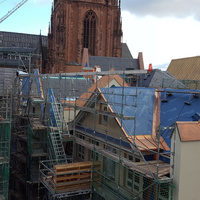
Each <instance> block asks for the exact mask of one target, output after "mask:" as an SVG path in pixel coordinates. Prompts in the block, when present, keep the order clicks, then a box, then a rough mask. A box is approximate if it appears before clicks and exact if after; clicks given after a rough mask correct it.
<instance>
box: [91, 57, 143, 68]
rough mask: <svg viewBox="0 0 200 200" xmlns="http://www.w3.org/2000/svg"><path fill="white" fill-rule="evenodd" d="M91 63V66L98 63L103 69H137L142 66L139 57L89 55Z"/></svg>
mask: <svg viewBox="0 0 200 200" xmlns="http://www.w3.org/2000/svg"><path fill="white" fill-rule="evenodd" d="M89 65H90V67H94V66H95V65H98V66H99V67H100V68H101V71H109V70H110V69H112V68H114V69H115V70H126V69H127V68H131V69H132V70H134V69H135V70H137V69H139V68H140V67H139V61H138V59H130V58H117V57H101V56H89Z"/></svg>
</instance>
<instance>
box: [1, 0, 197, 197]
mask: <svg viewBox="0 0 200 200" xmlns="http://www.w3.org/2000/svg"><path fill="white" fill-rule="evenodd" d="M25 2H27V0H23V1H21V2H20V3H19V4H18V5H17V6H16V7H14V8H13V9H12V10H10V12H8V14H7V15H5V16H4V17H3V18H1V19H0V23H1V22H3V21H4V20H5V19H6V18H7V17H9V16H10V15H11V14H12V13H14V12H15V11H16V10H17V9H18V8H19V7H21V6H22V5H23V4H24V3H25ZM120 6H121V1H120V0H115V1H102V0H99V1H93V0H90V1H87V0H84V1H81V3H80V2H79V0H77V1H71V0H66V1H62V0H56V1H54V2H53V6H52V13H51V23H50V25H49V33H48V37H47V36H41V33H40V35H39V36H36V35H28V34H18V33H8V32H0V39H1V40H0V42H1V46H0V200H18V199H20V200H36V199H37V200H59V199H63V200H80V199H82V200H117V199H118V200H173V199H174V200H176V199H179V200H185V199H195V198H196V197H197V196H198V195H200V194H199V192H200V191H199V189H198V188H197V186H198V181H199V178H200V177H199V176H200V175H199V173H197V171H198V166H199V163H198V162H199V161H198V152H199V147H200V145H199V143H198V142H199V141H200V137H199V131H200V126H199V124H200V114H199V113H200V106H199V104H200V98H199V94H200V90H199V89H200V82H199V81H198V80H178V79H176V78H175V77H174V76H172V75H171V74H170V73H168V72H163V71H161V70H159V69H155V70H154V69H152V65H151V64H150V65H149V69H148V70H147V69H144V63H143V57H142V53H139V54H138V58H136V59H134V58H133V57H132V55H131V53H130V51H129V49H128V46H127V45H126V44H125V43H123V44H122V43H121V36H122V30H121V20H120V17H121V7H120ZM57 13H58V14H57ZM108 13H110V14H108ZM76 14H77V16H78V14H79V17H75V18H74V16H75V15H76ZM66 18H67V19H66ZM104 26H105V27H104ZM99 33H100V34H99ZM1 36H2V37H1ZM70 37H71V38H70ZM20 38H22V39H21V40H23V45H24V46H23V45H22V46H20V45H21V41H20ZM107 38H110V39H109V40H108V39H107ZM30 41H31V42H30ZM15 42H16V43H15ZM10 44H12V45H10ZM44 44H45V45H46V46H45V48H44ZM9 45H10V46H9ZM195 145H196V146H195ZM190 149H193V150H192V153H191V152H190ZM193 163H195V164H194V165H193ZM196 163H197V164H196ZM188 171H190V174H189V176H188ZM180 177H181V178H180ZM183 180H184V181H183Z"/></svg>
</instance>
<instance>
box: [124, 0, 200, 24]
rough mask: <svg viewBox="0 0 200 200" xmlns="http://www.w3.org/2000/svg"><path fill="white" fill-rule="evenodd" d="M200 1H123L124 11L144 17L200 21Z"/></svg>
mask: <svg viewBox="0 0 200 200" xmlns="http://www.w3.org/2000/svg"><path fill="white" fill-rule="evenodd" d="M199 6H200V1H199V0H122V9H123V10H126V11H129V12H130V13H132V14H134V15H137V16H140V17H144V16H148V15H150V16H154V17H158V18H160V17H175V18H185V17H191V16H192V17H194V18H195V19H197V20H199V19H200V9H199Z"/></svg>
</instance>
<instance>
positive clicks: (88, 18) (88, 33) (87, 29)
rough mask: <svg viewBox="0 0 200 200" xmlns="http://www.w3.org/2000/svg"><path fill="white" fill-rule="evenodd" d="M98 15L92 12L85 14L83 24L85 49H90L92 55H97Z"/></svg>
mask: <svg viewBox="0 0 200 200" xmlns="http://www.w3.org/2000/svg"><path fill="white" fill-rule="evenodd" d="M96 21H97V17H96V14H95V13H94V12H93V11H92V10H90V11H88V12H87V13H86V14H85V18H84V22H83V47H84V48H88V52H89V54H90V55H95V39H96Z"/></svg>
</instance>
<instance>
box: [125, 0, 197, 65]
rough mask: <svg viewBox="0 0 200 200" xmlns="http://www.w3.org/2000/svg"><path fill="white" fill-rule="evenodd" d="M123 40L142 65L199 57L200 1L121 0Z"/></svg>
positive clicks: (164, 63) (166, 63)
mask: <svg viewBox="0 0 200 200" xmlns="http://www.w3.org/2000/svg"><path fill="white" fill-rule="evenodd" d="M122 26H123V41H124V42H127V44H128V46H129V48H130V50H131V52H132V54H133V56H134V57H137V53H138V52H139V51H141V52H143V56H144V63H145V66H146V67H148V64H149V63H152V64H153V66H154V67H156V68H157V67H159V68H162V69H166V68H167V67H168V65H169V63H170V62H171V60H172V59H177V58H183V57H192V56H197V55H199V54H200V48H199V46H200V37H199V34H200V0H122Z"/></svg>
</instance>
